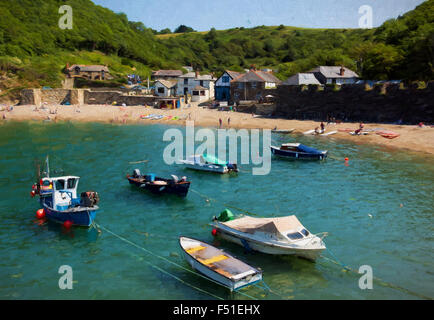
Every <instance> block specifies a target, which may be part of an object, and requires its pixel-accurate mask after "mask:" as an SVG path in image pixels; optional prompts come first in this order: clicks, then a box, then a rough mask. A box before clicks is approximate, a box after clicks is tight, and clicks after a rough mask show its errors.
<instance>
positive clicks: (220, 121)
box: [219, 118, 223, 128]
mask: <svg viewBox="0 0 434 320" xmlns="http://www.w3.org/2000/svg"><path fill="white" fill-rule="evenodd" d="M222 124H223V121H222V119H221V118H220V119H219V127H220V128H221V127H222Z"/></svg>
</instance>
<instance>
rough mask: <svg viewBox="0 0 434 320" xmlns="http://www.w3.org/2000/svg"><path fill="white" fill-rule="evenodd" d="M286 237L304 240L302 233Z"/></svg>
mask: <svg viewBox="0 0 434 320" xmlns="http://www.w3.org/2000/svg"><path fill="white" fill-rule="evenodd" d="M286 236H287V237H288V238H289V239H291V240H299V239H303V235H302V234H301V233H300V232H294V233H288V234H287V235H286Z"/></svg>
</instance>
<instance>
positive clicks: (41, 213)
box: [36, 209, 45, 219]
mask: <svg viewBox="0 0 434 320" xmlns="http://www.w3.org/2000/svg"><path fill="white" fill-rule="evenodd" d="M36 217H37V218H38V219H42V218H44V217H45V210H44V209H39V210H38V211H36Z"/></svg>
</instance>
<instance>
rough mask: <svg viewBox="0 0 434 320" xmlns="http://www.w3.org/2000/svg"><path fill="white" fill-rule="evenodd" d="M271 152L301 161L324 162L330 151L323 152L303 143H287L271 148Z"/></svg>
mask: <svg viewBox="0 0 434 320" xmlns="http://www.w3.org/2000/svg"><path fill="white" fill-rule="evenodd" d="M271 152H272V153H273V154H274V155H276V156H281V157H287V158H292V159H301V160H323V159H325V158H327V154H328V151H321V150H317V149H315V148H311V147H308V146H305V145H303V144H301V143H285V144H282V145H281V146H280V147H275V146H271Z"/></svg>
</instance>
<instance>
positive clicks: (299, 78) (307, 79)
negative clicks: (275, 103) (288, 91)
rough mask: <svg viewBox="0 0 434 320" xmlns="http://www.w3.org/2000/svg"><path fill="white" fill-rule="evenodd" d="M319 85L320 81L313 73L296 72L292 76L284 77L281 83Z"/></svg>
mask: <svg viewBox="0 0 434 320" xmlns="http://www.w3.org/2000/svg"><path fill="white" fill-rule="evenodd" d="M310 84H314V85H321V82H319V80H318V79H317V78H316V77H315V75H314V74H313V73H297V74H295V75H293V76H292V77H290V78H288V79H286V80H285V81H284V82H283V83H282V85H286V86H300V85H310Z"/></svg>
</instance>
